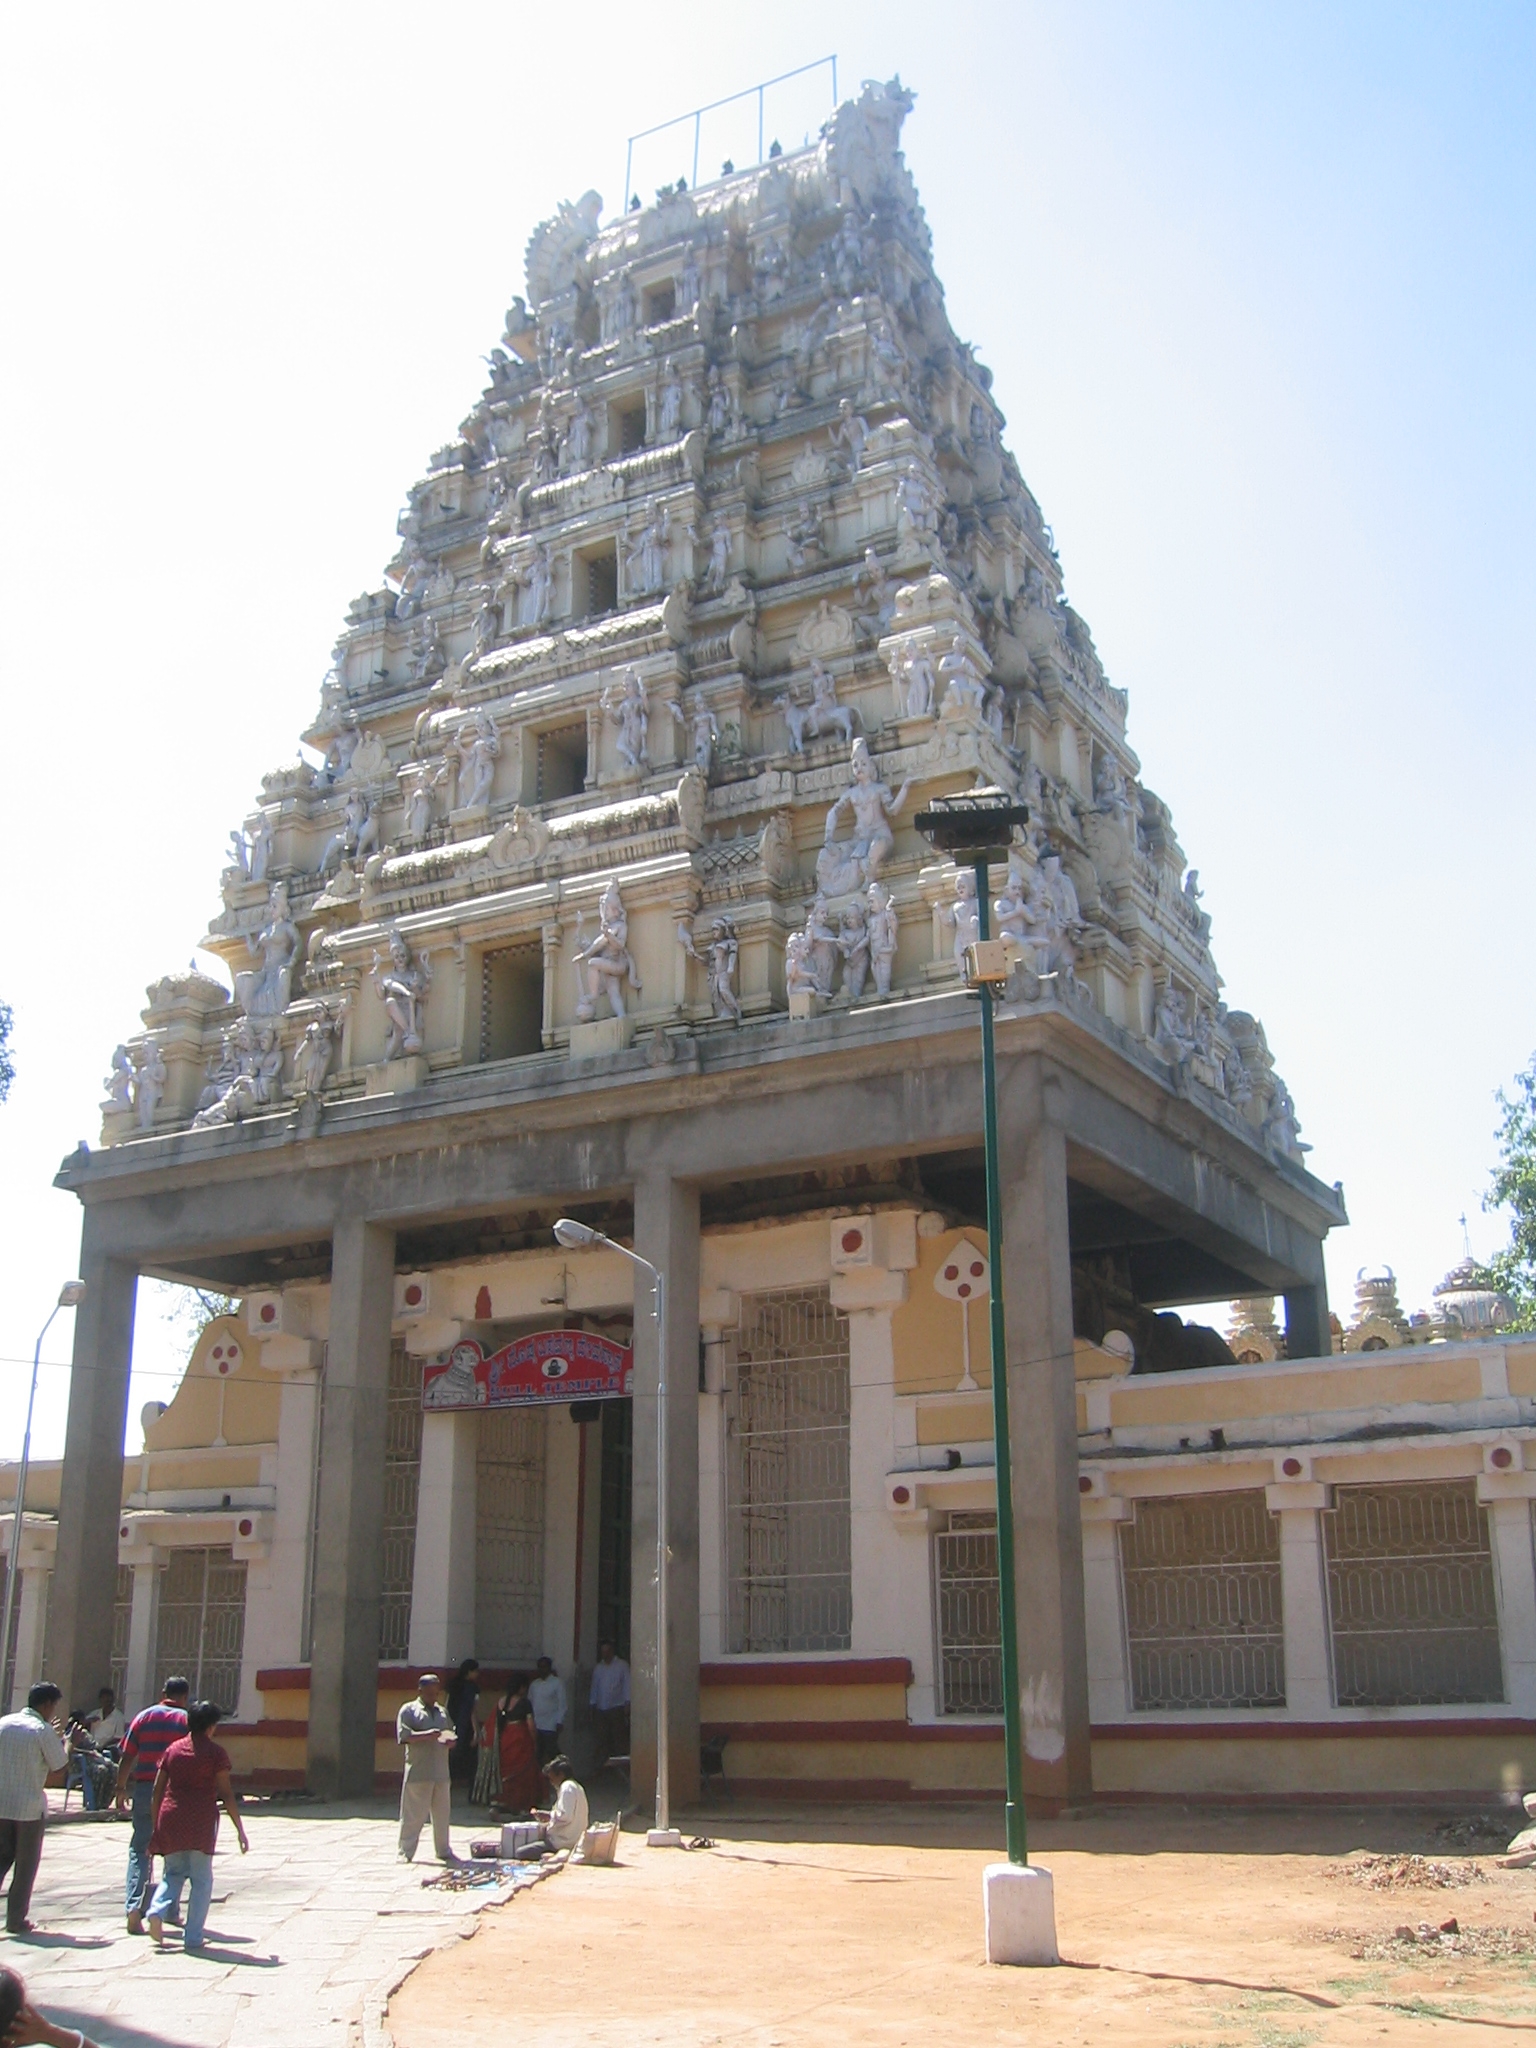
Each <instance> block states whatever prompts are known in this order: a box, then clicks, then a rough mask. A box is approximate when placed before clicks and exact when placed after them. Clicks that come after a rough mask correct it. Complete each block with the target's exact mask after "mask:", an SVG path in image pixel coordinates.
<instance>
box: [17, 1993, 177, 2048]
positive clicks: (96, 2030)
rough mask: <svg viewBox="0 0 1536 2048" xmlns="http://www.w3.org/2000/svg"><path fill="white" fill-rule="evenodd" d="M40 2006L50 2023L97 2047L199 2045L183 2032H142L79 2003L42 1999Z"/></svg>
mask: <svg viewBox="0 0 1536 2048" xmlns="http://www.w3.org/2000/svg"><path fill="white" fill-rule="evenodd" d="M41 2009H42V2012H43V2014H44V2016H45V2017H46V2018H47V2019H49V2020H51V2021H52V2022H53V2024H54V2026H56V2027H69V2028H71V2029H72V2030H73V2031H74V2032H76V2033H83V2034H84V2035H86V2037H87V2038H88V2039H90V2040H92V2041H99V2042H100V2043H101V2048H200V2044H199V2043H198V2042H196V2041H189V2040H187V2039H186V2037H185V2036H184V2035H181V2034H146V2033H145V2032H144V2029H143V2028H142V2027H131V2026H129V2025H128V2024H127V2022H126V2021H124V2020H111V2019H102V2018H101V2017H100V2016H99V2015H98V2014H96V2013H94V2012H87V2011H85V2009H84V2007H82V2006H73V2005H55V2004H54V2003H53V2002H52V2001H51V2000H49V1999H45V2000H44V2002H43V2005H42V2008H41Z"/></svg>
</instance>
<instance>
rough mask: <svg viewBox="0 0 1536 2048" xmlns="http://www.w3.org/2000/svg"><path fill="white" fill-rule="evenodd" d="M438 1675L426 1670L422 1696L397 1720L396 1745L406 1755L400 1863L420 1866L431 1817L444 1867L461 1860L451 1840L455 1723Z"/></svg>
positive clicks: (421, 1682) (418, 1694)
mask: <svg viewBox="0 0 1536 2048" xmlns="http://www.w3.org/2000/svg"><path fill="white" fill-rule="evenodd" d="M438 1692H439V1686H438V1681H437V1673H436V1672H435V1671H423V1673H422V1674H421V1677H420V1678H419V1679H418V1680H417V1683H416V1697H415V1699H413V1700H407V1701H406V1703H405V1705H404V1706H403V1707H402V1708H401V1709H400V1712H399V1713H398V1714H397V1715H396V1716H395V1740H396V1741H397V1742H398V1743H399V1745H400V1747H401V1748H402V1749H403V1750H404V1751H405V1779H404V1782H403V1783H402V1784H401V1787H400V1859H401V1861H402V1862H404V1863H410V1862H412V1861H414V1859H415V1855H416V1844H417V1843H418V1842H419V1841H420V1840H421V1831H422V1829H423V1827H425V1825H426V1823H427V1820H428V1818H429V1817H430V1819H431V1822H432V1846H433V1848H434V1849H435V1850H436V1851H437V1860H438V1862H439V1863H452V1862H453V1861H454V1860H455V1858H454V1854H453V1848H452V1844H451V1843H450V1841H449V1837H448V1802H449V1797H450V1794H449V1787H448V1752H449V1750H450V1749H451V1748H452V1747H453V1744H454V1740H455V1736H454V1729H453V1723H452V1722H451V1721H450V1720H449V1718H448V1716H447V1713H446V1712H445V1711H444V1709H443V1707H442V1705H441V1704H440V1702H439V1700H438Z"/></svg>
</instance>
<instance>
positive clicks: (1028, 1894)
mask: <svg viewBox="0 0 1536 2048" xmlns="http://www.w3.org/2000/svg"><path fill="white" fill-rule="evenodd" d="M981 1895H982V1901H983V1904H984V1905H985V1908H986V1918H987V1961H988V1962H989V1963H1023V1964H1030V1965H1034V1966H1036V1967H1040V1966H1049V1965H1051V1964H1054V1963H1059V1962H1060V1961H1061V1957H1060V1956H1059V1955H1058V1954H1057V1951H1056V1892H1055V1887H1054V1885H1053V1884H1052V1882H1051V1873H1050V1872H1049V1871H1048V1870H1042V1869H1041V1868H1040V1866H1039V1865H1038V1864H1036V1863H989V1864H988V1865H987V1867H986V1869H985V1870H984V1871H983V1872H982V1874H981Z"/></svg>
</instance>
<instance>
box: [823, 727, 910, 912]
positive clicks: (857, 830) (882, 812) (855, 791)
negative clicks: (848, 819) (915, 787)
mask: <svg viewBox="0 0 1536 2048" xmlns="http://www.w3.org/2000/svg"><path fill="white" fill-rule="evenodd" d="M849 758H850V765H851V767H852V769H853V782H852V784H851V785H850V787H849V788H847V789H845V790H844V791H843V794H842V795H841V796H840V797H839V798H838V799H837V801H836V803H834V804H833V805H832V806H831V808H830V809H829V810H828V812H827V823H826V830H825V838H824V843H823V846H822V849H821V852H820V854H819V855H818V857H817V861H816V881H817V885H818V886H819V887H820V888H821V889H823V890H825V891H826V893H827V894H828V895H829V896H842V895H846V894H847V893H848V892H849V891H850V890H852V889H856V888H860V887H867V886H868V885H869V883H871V882H873V881H875V880H877V879H878V877H879V874H880V869H881V867H882V866H883V865H884V862H885V859H886V857H887V855H888V854H889V853H890V851H891V848H892V846H893V845H894V844H895V839H894V836H893V834H892V832H891V828H890V824H889V822H888V821H889V820H890V819H891V818H894V817H895V816H896V814H897V812H898V811H900V809H901V807H902V805H903V804H904V803H905V802H906V800H907V792H908V791H909V790H910V788H911V787H912V785H911V782H910V781H907V782H904V783H903V784H902V785H901V788H900V789H899V790H897V791H896V793H895V795H894V796H893V795H892V794H891V792H890V790H888V789H887V788H886V786H885V784H884V783H883V782H882V781H881V780H880V776H879V772H878V770H877V769H876V767H875V764H874V761H873V760H872V759H871V757H870V752H869V746H868V743H867V742H866V741H865V740H864V738H863V736H862V735H861V736H860V737H859V738H858V739H856V740H855V741H854V743H853V748H852V752H851V754H850V757H849ZM844 811H847V812H849V813H850V815H851V816H852V819H853V835H852V838H851V839H849V840H848V841H846V842H844V843H842V844H839V843H837V840H836V833H837V827H838V821H839V820H840V819H841V817H842V815H843V813H844Z"/></svg>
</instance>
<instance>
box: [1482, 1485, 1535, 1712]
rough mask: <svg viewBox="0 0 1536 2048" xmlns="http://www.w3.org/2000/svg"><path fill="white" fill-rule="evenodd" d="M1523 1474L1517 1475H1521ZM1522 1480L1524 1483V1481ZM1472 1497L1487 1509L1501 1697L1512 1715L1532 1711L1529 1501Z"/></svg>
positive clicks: (1532, 1572) (1532, 1586)
mask: <svg viewBox="0 0 1536 2048" xmlns="http://www.w3.org/2000/svg"><path fill="white" fill-rule="evenodd" d="M1525 1477H1526V1475H1525V1474H1523V1473H1522V1474H1521V1478H1522V1479H1524V1478H1525ZM1527 1483H1528V1482H1527ZM1485 1485H1486V1481H1480V1482H1479V1485H1478V1498H1479V1499H1480V1500H1483V1501H1484V1502H1485V1504H1486V1506H1487V1509H1488V1524H1489V1533H1490V1535H1491V1536H1492V1538H1493V1566H1494V1575H1495V1577H1496V1579H1497V1581H1498V1589H1499V1644H1500V1647H1501V1649H1502V1650H1503V1653H1504V1696H1505V1698H1506V1699H1507V1700H1508V1701H1509V1704H1510V1705H1511V1706H1512V1707H1513V1708H1514V1710H1515V1712H1516V1713H1517V1714H1521V1715H1524V1716H1525V1717H1526V1718H1528V1719H1529V1718H1530V1717H1531V1716H1533V1715H1536V1561H1533V1558H1532V1552H1531V1503H1530V1501H1529V1500H1528V1499H1526V1500H1521V1499H1518V1498H1512V1497H1510V1496H1508V1495H1505V1494H1503V1493H1500V1494H1497V1495H1494V1496H1493V1497H1491V1498H1490V1497H1489V1494H1488V1493H1486V1492H1485V1491H1484V1487H1485Z"/></svg>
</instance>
